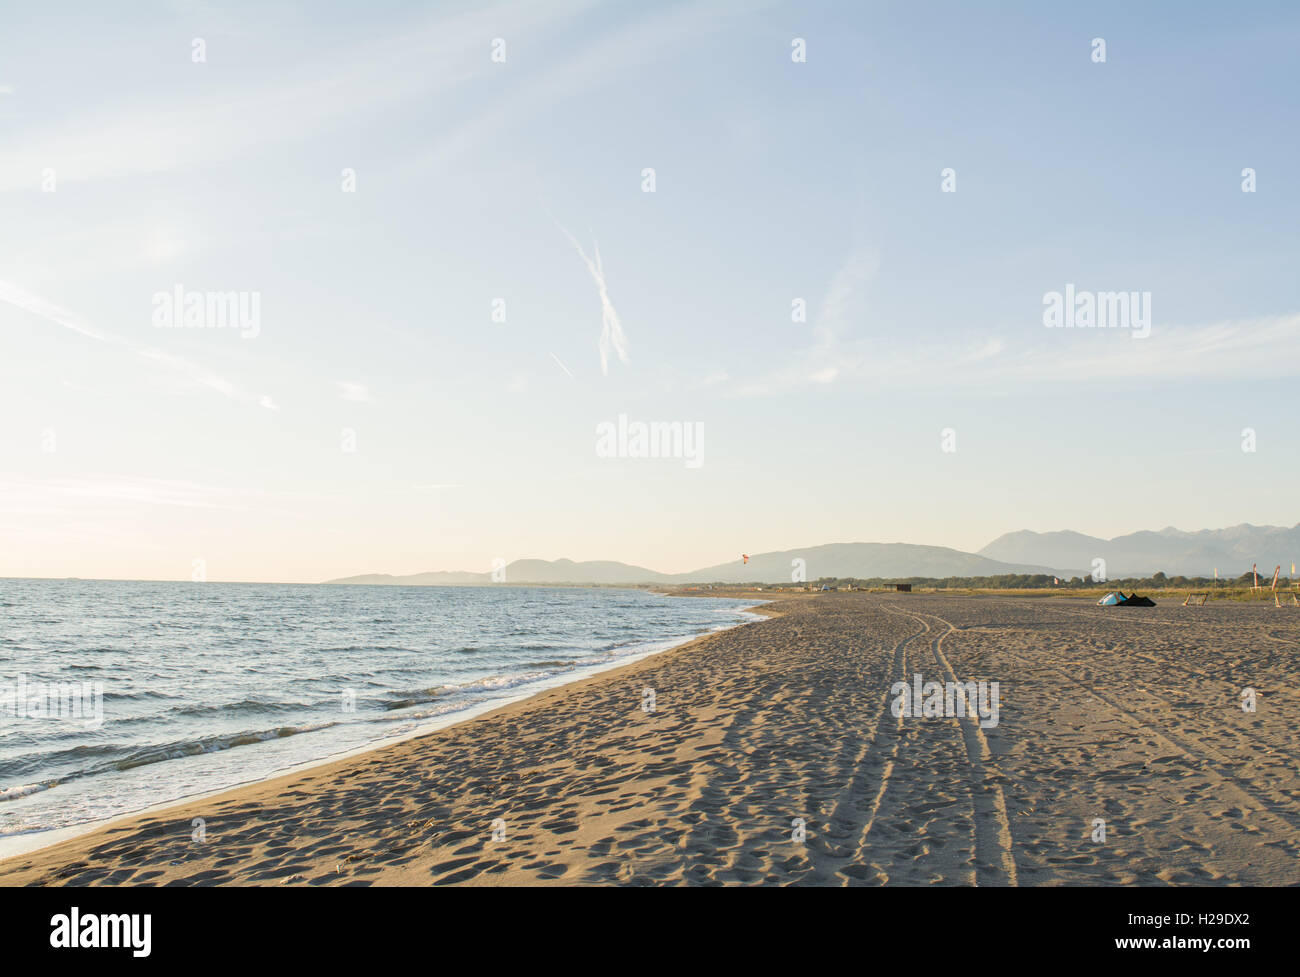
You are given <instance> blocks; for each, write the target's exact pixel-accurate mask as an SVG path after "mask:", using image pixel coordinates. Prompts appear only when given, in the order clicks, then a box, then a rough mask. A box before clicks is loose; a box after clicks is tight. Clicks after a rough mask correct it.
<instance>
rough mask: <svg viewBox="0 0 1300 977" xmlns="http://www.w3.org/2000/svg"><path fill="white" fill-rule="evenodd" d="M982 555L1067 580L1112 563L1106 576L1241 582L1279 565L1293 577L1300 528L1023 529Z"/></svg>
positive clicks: (1298, 557) (996, 542) (999, 540)
mask: <svg viewBox="0 0 1300 977" xmlns="http://www.w3.org/2000/svg"><path fill="white" fill-rule="evenodd" d="M979 553H980V555H981V556H987V557H989V558H990V559H994V560H1003V561H1006V562H1013V563H1039V564H1043V565H1045V566H1050V567H1052V568H1053V569H1054V570H1055V571H1057V572H1060V573H1063V574H1065V575H1066V576H1084V575H1086V574H1089V573H1091V572H1092V561H1093V560H1095V559H1098V558H1100V559H1103V560H1105V561H1106V576H1108V577H1112V578H1116V579H1118V578H1120V577H1133V576H1145V575H1147V574H1151V573H1155V572H1156V571H1158V570H1159V571H1164V572H1165V573H1166V574H1168V575H1169V576H1171V577H1174V576H1185V577H1192V576H1203V577H1209V576H1213V574H1214V570H1215V568H1216V567H1217V568H1218V570H1219V576H1221V577H1239V576H1241V575H1242V574H1243V573H1246V572H1248V571H1249V570H1250V566H1251V564H1252V563H1258V564H1259V571H1260V573H1267V574H1268V575H1269V576H1271V575H1272V573H1273V568H1274V567H1275V566H1279V565H1280V566H1281V567H1282V573H1283V574H1284V575H1289V574H1290V572H1291V561H1292V560H1300V524H1298V525H1295V526H1292V527H1291V528H1290V529H1287V528H1285V527H1283V526H1251V525H1249V524H1246V523H1243V524H1241V525H1240V526H1230V527H1228V528H1227V529H1202V530H1199V531H1197V532H1190V533H1189V532H1184V531H1183V530H1181V529H1174V528H1173V527H1172V526H1170V527H1168V528H1166V529H1162V530H1160V531H1159V532H1150V531H1143V532H1138V533H1130V534H1129V535H1127V536H1116V537H1115V538H1114V539H1099V538H1097V537H1096V536H1085V535H1083V534H1082V533H1074V532H1068V531H1067V532H1056V533H1031V532H1029V531H1027V530H1022V531H1020V532H1018V533H1007V534H1006V535H1005V536H999V537H998V538H997V539H995V540H994V541H993V542H991V543H989V545H988V546H986V547H984V548H983V549H982V550H980V551H979Z"/></svg>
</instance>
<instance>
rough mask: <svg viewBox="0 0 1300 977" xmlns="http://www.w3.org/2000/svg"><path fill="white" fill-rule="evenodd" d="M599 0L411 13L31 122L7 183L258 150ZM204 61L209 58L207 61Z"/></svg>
mask: <svg viewBox="0 0 1300 977" xmlns="http://www.w3.org/2000/svg"><path fill="white" fill-rule="evenodd" d="M594 5H595V0H560V2H557V3H553V4H547V5H541V4H535V3H529V2H522V0H508V2H503V3H497V4H493V5H491V6H478V5H476V6H475V7H474V8H472V9H470V10H468V11H464V12H458V13H453V14H450V15H438V16H434V17H432V18H426V19H424V20H422V21H419V22H415V23H410V24H406V25H404V26H403V28H402V29H401V30H399V31H396V32H394V33H392V34H391V35H389V36H386V37H380V38H377V39H375V40H371V41H368V42H366V43H363V44H352V45H349V46H346V47H343V48H331V49H329V50H324V51H322V52H321V53H320V56H319V57H318V58H317V60H316V61H315V62H314V63H310V62H302V63H301V67H300V69H299V70H295V71H294V73H293V74H291V75H287V76H286V73H284V72H275V73H272V74H270V75H269V76H268V79H267V81H266V82H264V83H263V82H257V83H252V84H247V85H242V86H237V87H235V86H231V87H229V88H225V89H224V90H223V91H222V92H221V94H220V95H214V96H212V97H209V98H206V99H203V100H195V99H193V98H181V97H174V98H164V99H160V100H156V101H151V102H150V103H149V104H128V105H116V106H112V107H109V108H106V109H104V110H101V111H98V112H96V113H95V114H93V115H79V116H76V117H74V118H70V119H61V120H59V121H57V122H52V123H50V124H49V125H48V126H45V127H43V128H42V129H40V130H39V131H32V132H24V133H23V134H22V137H21V139H20V140H18V141H17V142H16V146H17V147H19V148H17V149H16V150H15V151H13V152H6V153H5V154H4V158H3V160H0V191H2V190H12V189H17V188H31V187H32V186H33V185H34V181H35V180H37V179H39V174H40V173H41V171H42V169H44V168H45V167H53V168H54V169H56V171H57V172H58V176H59V182H60V184H61V185H64V184H67V183H71V182H86V181H97V180H107V179H115V178H119V177H125V176H130V175H132V174H138V173H158V172H167V171H170V170H175V169H181V168H185V167H188V166H193V165H208V164H211V163H212V162H214V161H221V160H226V159H232V158H236V157H239V156H244V155H249V154H253V153H265V152H270V151H274V150H275V149H276V148H278V147H280V146H282V145H283V143H285V142H286V141H289V140H292V139H297V138H302V137H305V136H308V135H311V134H313V133H316V132H320V131H324V130H328V129H330V128H332V127H334V126H337V125H341V124H349V123H354V122H355V121H356V120H357V119H358V118H362V117H364V116H366V115H367V114H373V113H374V112H375V111H378V110H380V109H382V108H384V107H385V106H387V105H393V104H400V103H401V102H402V101H403V100H408V99H411V98H413V97H424V96H427V95H429V94H430V93H435V94H438V95H443V96H446V95H447V94H448V93H449V92H450V91H452V90H453V89H454V88H455V86H457V85H459V84H462V83H464V82H466V81H468V80H471V79H474V78H477V77H480V76H481V75H483V74H485V73H487V72H489V71H491V70H492V69H493V68H494V67H496V66H495V65H493V64H491V63H490V61H489V59H488V47H487V44H488V40H489V39H490V38H492V37H493V36H494V35H495V34H496V33H497V32H499V31H500V30H502V29H503V27H508V28H509V29H510V30H511V31H512V32H514V33H516V34H517V35H518V34H528V33H532V32H535V31H539V30H541V29H543V28H545V27H547V26H548V25H550V24H552V23H560V22H563V21H565V20H567V19H569V18H571V17H574V16H576V15H579V14H582V13H584V12H586V11H587V10H589V9H590V8H591V7H592V6H594ZM195 70H204V67H201V66H198V67H196V68H195Z"/></svg>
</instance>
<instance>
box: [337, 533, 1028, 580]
mask: <svg viewBox="0 0 1300 977" xmlns="http://www.w3.org/2000/svg"><path fill="white" fill-rule="evenodd" d="M796 560H803V561H804V562H803V568H804V570H803V572H804V575H805V579H807V580H815V579H817V578H818V577H975V576H979V577H991V576H997V575H998V574H1003V573H1050V572H1051V571H1049V570H1046V569H1044V568H1043V567H1041V566H1027V565H1022V564H1012V563H1003V562H1001V561H999V560H993V559H990V558H988V557H985V556H977V555H975V554H974V553H963V552H962V551H961V550H953V549H948V548H947V547H945V546H914V545H912V544H910V543H829V544H826V545H824V546H809V547H807V548H806V549H799V550H783V551H781V552H779V553H756V554H754V555H753V556H751V557H750V558H749V563H748V564H746V563H744V562H743V561H742V560H741V559H739V558H737V559H736V560H735V562H734V563H720V564H718V565H717V566H712V567H705V568H704V569H702V570H694V571H692V572H690V573H658V572H657V571H655V570H647V569H646V568H645V567H637V566H631V565H629V564H627V563H611V562H606V561H589V562H584V563H575V562H574V561H573V560H516V561H515V562H514V563H511V564H508V565H507V566H506V568H505V582H507V583H546V584H558V583H573V584H637V583H647V584H692V583H790V582H791V580H792V574H793V573H794V572H795V570H796V569H797V564H796V563H795V562H794V561H796ZM491 582H492V574H491V573H465V572H451V573H446V572H438V573H416V574H412V575H410V576H405V577H394V576H390V575H389V574H384V573H368V574H363V575H361V576H358V577H344V578H342V579H341V580H330V581H327V583H343V584H393V585H398V586H438V585H441V586H455V585H465V584H487V583H491Z"/></svg>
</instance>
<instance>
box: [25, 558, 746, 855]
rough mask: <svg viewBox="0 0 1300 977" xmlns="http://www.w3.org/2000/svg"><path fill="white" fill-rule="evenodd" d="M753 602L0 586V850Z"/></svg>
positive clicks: (392, 730) (134, 585)
mask: <svg viewBox="0 0 1300 977" xmlns="http://www.w3.org/2000/svg"><path fill="white" fill-rule="evenodd" d="M753 603H755V602H754V601H740V600H731V599H698V598H689V597H665V596H662V595H658V594H651V593H648V592H645V591H639V590H586V589H566V588H543V587H349V586H309V585H280V584H217V583H205V584H193V583H150V582H139V581H88V580H15V579H5V580H0V844H3V846H4V847H5V848H8V849H10V850H17V849H20V848H24V847H31V846H32V844H33V840H32V839H33V838H39V837H40V836H39V835H33V833H38V832H46V831H50V830H53V829H69V828H74V827H77V826H84V825H87V824H89V823H91V822H95V821H99V820H102V819H105V818H109V817H115V816H118V815H121V814H127V813H130V812H132V811H139V810H142V809H145V808H147V807H150V806H153V805H157V804H160V803H164V802H167V801H172V800H177V799H179V798H182V797H186V796H191V795H194V794H199V793H205V792H209V791H214V790H220V789H222V788H225V787H230V786H233V785H236V784H241V783H247V782H249V781H254V780H259V779H262V778H265V777H268V776H271V775H274V774H276V773H277V772H282V771H284V770H287V769H290V768H293V767H297V766H302V765H304V764H309V763H312V762H315V761H320V760H323V759H326V758H328V757H333V756H337V755H339V754H342V753H346V752H349V751H354V750H357V749H361V748H364V747H366V746H368V745H371V744H375V743H378V742H380V741H383V740H389V739H393V738H398V737H402V736H407V735H410V734H412V733H416V732H420V731H423V730H427V729H433V728H437V727H438V726H442V725H447V724H448V723H449V722H454V721H456V720H457V719H459V718H463V717H465V716H468V715H471V714H472V713H473V712H477V711H482V710H483V709H485V708H491V707H493V706H495V705H500V704H502V703H503V702H505V701H508V700H511V699H514V698H518V697H520V696H521V695H525V694H528V693H530V692H532V691H536V690H537V689H540V688H544V687H547V686H550V685H555V684H560V683H563V682H564V681H569V680H572V679H575V678H580V677H583V676H585V675H587V674H591V673H593V672H595V671H599V670H601V669H603V668H608V667H612V666H615V665H618V664H622V663H624V662H627V661H630V660H633V659H634V658H635V657H638V656H643V655H645V654H649V653H652V652H655V651H659V650H663V649H665V648H668V647H671V646H673V645H675V644H679V643H681V642H683V641H685V640H689V639H690V638H692V637H694V636H696V635H699V634H702V633H704V632H707V631H712V630H719V629H722V628H726V627H731V626H734V625H736V624H739V623H742V622H743V621H746V620H751V619H752V618H753V615H752V614H748V613H745V611H744V610H743V608H745V607H748V606H752V604H753ZM19 836H22V837H19Z"/></svg>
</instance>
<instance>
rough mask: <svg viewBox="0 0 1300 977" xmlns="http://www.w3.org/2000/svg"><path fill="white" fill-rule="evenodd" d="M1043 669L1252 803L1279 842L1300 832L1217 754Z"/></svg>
mask: <svg viewBox="0 0 1300 977" xmlns="http://www.w3.org/2000/svg"><path fill="white" fill-rule="evenodd" d="M1004 651H1005V649H1004ZM1008 654H1009V655H1010V657H1012V658H1016V659H1017V660H1018V661H1019V662H1020V664H1021V665H1024V664H1027V663H1026V662H1025V661H1024V660H1023V659H1020V658H1019V656H1017V655H1015V654H1014V653H1011V652H1008ZM1039 667H1040V668H1041V667H1044V666H1042V665H1041V663H1040V664H1039ZM1045 667H1046V668H1047V669H1048V670H1050V671H1053V672H1056V674H1058V675H1060V676H1061V677H1062V678H1064V679H1065V680H1066V681H1067V682H1071V683H1073V684H1074V685H1077V686H1078V687H1079V688H1081V689H1083V690H1084V691H1085V692H1087V693H1088V694H1089V695H1091V696H1092V697H1093V698H1094V699H1097V700H1098V701H1100V702H1102V703H1104V704H1105V705H1107V706H1109V707H1110V708H1111V709H1112V710H1113V711H1115V712H1117V713H1119V714H1120V715H1121V716H1123V717H1124V718H1125V719H1126V720H1127V721H1128V722H1129V724H1130V725H1133V726H1136V727H1137V728H1138V729H1140V730H1142V731H1144V732H1146V733H1149V734H1150V735H1151V736H1154V737H1156V738H1157V739H1159V740H1161V741H1163V742H1164V743H1166V744H1168V745H1169V746H1171V747H1173V748H1174V750H1176V751H1177V752H1179V753H1181V754H1182V755H1183V756H1184V757H1186V758H1187V759H1188V760H1189V761H1191V764H1192V768H1193V769H1194V770H1197V771H1200V772H1204V773H1207V774H1209V775H1211V776H1214V777H1217V778H1219V780H1220V781H1222V782H1223V783H1224V784H1225V785H1227V786H1228V787H1229V788H1230V789H1235V790H1236V791H1237V792H1238V793H1239V794H1240V795H1241V796H1242V797H1244V798H1245V799H1246V800H1247V801H1250V802H1253V805H1254V808H1255V810H1258V811H1260V812H1262V813H1263V815H1264V816H1265V817H1266V818H1271V819H1272V820H1273V821H1274V823H1277V822H1281V823H1282V824H1283V825H1284V826H1285V827H1284V828H1283V830H1282V832H1281V837H1283V838H1286V837H1289V835H1288V834H1287V829H1290V831H1291V832H1295V831H1300V817H1297V815H1295V814H1293V813H1291V812H1290V811H1288V810H1286V808H1287V806H1288V805H1284V804H1279V803H1278V802H1277V801H1275V800H1274V801H1270V800H1267V799H1265V798H1262V797H1260V796H1259V795H1258V794H1256V793H1255V791H1256V790H1259V789H1261V788H1260V786H1259V785H1258V784H1254V783H1252V782H1250V781H1246V780H1243V779H1242V778H1240V777H1238V776H1236V775H1235V774H1232V773H1228V772H1227V771H1225V770H1223V769H1221V768H1222V767H1224V766H1227V765H1229V762H1228V761H1227V760H1225V758H1224V757H1222V756H1221V755H1219V756H1216V755H1215V754H1216V753H1217V752H1218V751H1214V750H1210V749H1208V748H1207V747H1205V746H1204V745H1202V746H1201V748H1200V749H1199V750H1198V749H1197V748H1196V747H1195V746H1191V745H1189V744H1187V743H1185V742H1183V740H1182V737H1180V736H1178V735H1177V734H1174V733H1171V732H1169V731H1168V730H1167V729H1165V728H1164V727H1162V726H1157V725H1155V724H1154V723H1152V722H1149V721H1147V720H1143V719H1140V718H1139V717H1138V716H1137V715H1135V713H1134V711H1133V709H1131V708H1125V707H1124V705H1123V704H1122V703H1118V702H1116V701H1115V700H1114V699H1112V698H1111V697H1110V696H1108V695H1106V694H1105V693H1104V692H1098V691H1097V690H1096V689H1095V688H1093V686H1092V684H1091V683H1089V682H1086V681H1084V680H1083V679H1080V678H1076V677H1074V676H1073V675H1071V674H1070V673H1069V672H1067V671H1066V670H1065V669H1064V668H1058V667H1056V666H1054V665H1049V666H1045ZM1148 694H1149V693H1148Z"/></svg>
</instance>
